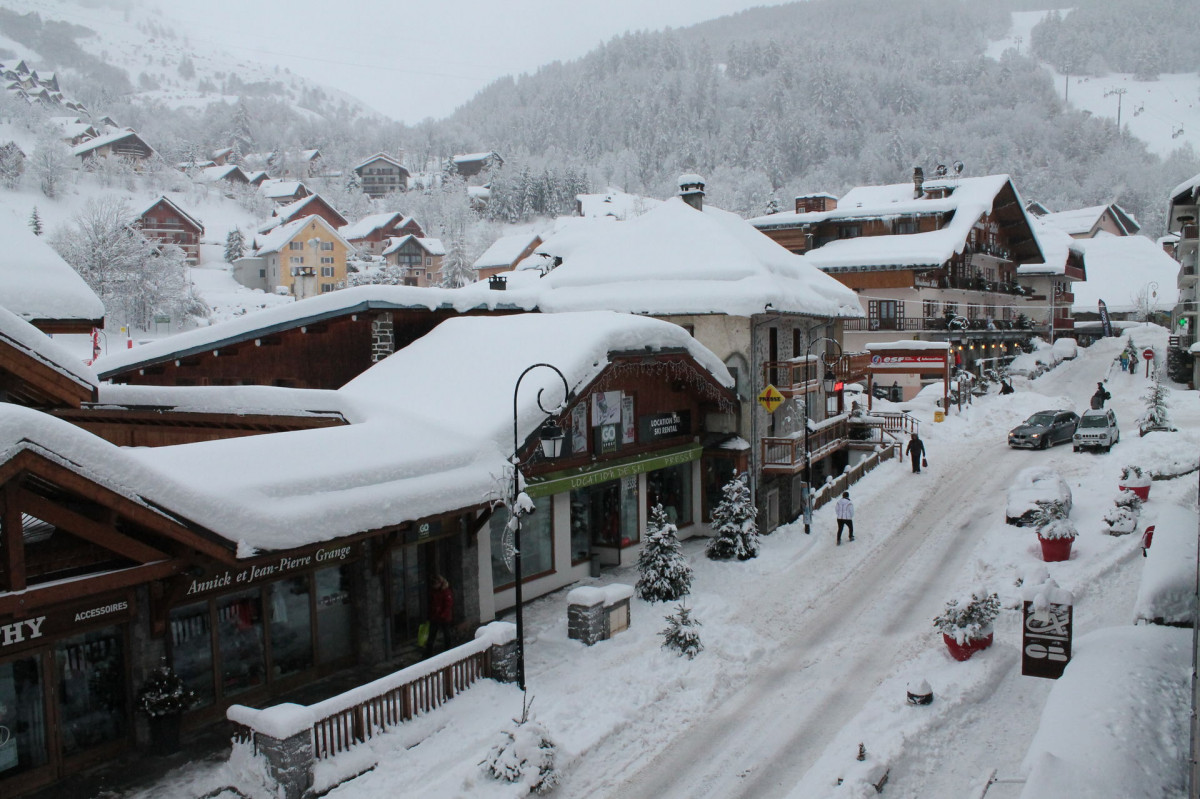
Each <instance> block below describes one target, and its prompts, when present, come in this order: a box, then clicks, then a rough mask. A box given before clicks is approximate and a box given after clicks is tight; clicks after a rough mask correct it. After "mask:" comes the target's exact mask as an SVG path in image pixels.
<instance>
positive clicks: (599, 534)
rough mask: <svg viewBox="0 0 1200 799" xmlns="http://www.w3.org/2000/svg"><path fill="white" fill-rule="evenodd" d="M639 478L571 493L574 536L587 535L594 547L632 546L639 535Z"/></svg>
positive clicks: (585, 488) (636, 541) (622, 479)
mask: <svg viewBox="0 0 1200 799" xmlns="http://www.w3.org/2000/svg"><path fill="white" fill-rule="evenodd" d="M637 480H638V479H637V475H631V476H629V477H623V478H621V479H620V480H610V481H608V482H607V483H601V484H599V485H594V486H586V487H584V488H578V489H575V490H574V491H572V492H571V533H572V537H574V536H575V535H576V530H578V535H580V536H582V535H584V531H586V534H587V536H588V537H589V539H590V540H591V543H592V546H600V547H628V546H633V545H634V544H636V543H638V541H640V540H641V537H640V535H639V532H638V504H637V503H638V484H637Z"/></svg>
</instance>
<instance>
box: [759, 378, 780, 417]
mask: <svg viewBox="0 0 1200 799" xmlns="http://www.w3.org/2000/svg"><path fill="white" fill-rule="evenodd" d="M782 403H783V395H782V394H780V393H779V389H777V388H775V386H773V385H771V384H769V383H768V384H767V387H766V388H764V389H763V390H762V391H760V392H758V404H759V405H762V406H763V407H764V408H766V409H767V413H775V409H776V408H778V407H779V406H780V405H781V404H782Z"/></svg>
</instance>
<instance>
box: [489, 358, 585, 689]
mask: <svg viewBox="0 0 1200 799" xmlns="http://www.w3.org/2000/svg"><path fill="white" fill-rule="evenodd" d="M542 366H544V367H546V368H547V369H553V370H554V373H555V374H556V375H558V379H559V380H561V381H562V384H563V401H562V404H561V405H559V406H558V407H557V408H554V409H549V408H547V407H546V406H544V405H543V404H542V392H543V391H544V390H545V389H541V388H539V389H538V393H537V405H538V409H539V410H541V412H542V413H544V414H546V418H545V419H544V420H543V421H542V424H541V426H540V427H539V428H538V437H539V438H540V440H541V452H542V457H543V458H547V459H554V458H557V457H559V456H560V455H561V454H562V445H563V439H564V438H565V435H564V434H563V429H562V427H560V426H559V425H558V424H556V423H555V422H554V418H553V417H554V414H556V413H558V412H559V411H561V410H562V408H563V407H564V406H565V405H566V403H567V400H569V399H570V398H571V389H570V386H568V385H567V378H566V377H564V376H563V373H562V372H561V371H559V369H558V367H557V366H552V365H550V364H548V363H535V364H534V365H533V366H530V367H528V368H527V369H526V370H525V371H524V372H521V376H520V377H518V378H517V385H516V386H515V387H514V388H513V455H512V467H513V468H512V485H511V487H510V489H509V493H508V524H507V527H506V529H505V533H506V536H505V537H506V538H507V534H511V535H512V545H511V552H512V560H513V562H512V570H513V574H514V575H515V576H516V579H517V583H516V587H515V588H514V592H515V594H516V596H515V599H516V611H517V684H518V685H519V686H520V687H521V690H522V691H524V690H525V622H524V616H523V614H522V600H521V577H522V575H521V517H522V516H524V515H525V514H527V513H532V512H533V510H534V506H533V500H531V499H530V498H529V495H527V494H526V493H525V492H524V491H522V490H521V471H520V468H519V467H520V465H521V459H520V455H521V452H520V449H519V448H518V447H519V442H518V440H517V394H518V393H519V392H520V390H521V381H522V380H524V379H525V375H527V374H529V373H530V372H532V371H533V370H534V369H537V368H538V367H542ZM507 543H508V542H507V541H505V545H506V546H505V548H506V549H510V548H509V547H508V546H507Z"/></svg>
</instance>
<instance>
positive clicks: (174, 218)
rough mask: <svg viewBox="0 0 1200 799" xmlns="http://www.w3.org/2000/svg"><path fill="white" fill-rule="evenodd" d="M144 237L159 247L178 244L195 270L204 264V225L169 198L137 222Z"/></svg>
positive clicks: (162, 198)
mask: <svg viewBox="0 0 1200 799" xmlns="http://www.w3.org/2000/svg"><path fill="white" fill-rule="evenodd" d="M134 226H135V227H136V228H138V229H139V230H140V231H141V232H142V235H143V236H145V237H146V238H147V239H150V240H151V241H155V242H158V243H159V244H174V245H176V246H177V247H179V248H180V249H181V250H183V252H184V254H185V255H186V256H187V262H188V263H189V264H191V265H192V266H195V265H196V264H198V263H200V238H201V237H202V236H203V235H204V225H203V224H201V222H200V221H199V220H198V219H196V218H195V217H194V216H192V215H191V214H189V213H187V212H186V211H184V210H183V209H182V208H180V207H179V206H178V205H177V204H176V203H175V202H174V201H172V200H171V199H170V198H168V197H159V198H158V199H157V200H155V201H154V202H153V203H152V204H151V205H150V207H149V208H147V209H146V210H144V211H142V212H141V213H140V214H138V215H137V217H136V219H134Z"/></svg>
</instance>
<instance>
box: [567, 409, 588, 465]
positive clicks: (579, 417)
mask: <svg viewBox="0 0 1200 799" xmlns="http://www.w3.org/2000/svg"><path fill="white" fill-rule="evenodd" d="M587 451H588V423H587V406H586V405H576V406H575V409H574V410H573V411H571V453H572V454H575V455H578V454H579V453H581V452H587Z"/></svg>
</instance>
